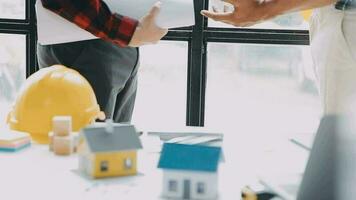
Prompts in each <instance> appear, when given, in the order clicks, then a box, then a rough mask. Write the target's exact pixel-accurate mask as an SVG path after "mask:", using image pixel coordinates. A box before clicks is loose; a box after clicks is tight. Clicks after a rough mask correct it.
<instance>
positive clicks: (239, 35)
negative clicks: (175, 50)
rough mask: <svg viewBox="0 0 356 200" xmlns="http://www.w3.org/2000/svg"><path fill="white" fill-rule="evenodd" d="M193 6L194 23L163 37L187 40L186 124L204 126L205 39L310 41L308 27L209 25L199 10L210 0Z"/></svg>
mask: <svg viewBox="0 0 356 200" xmlns="http://www.w3.org/2000/svg"><path fill="white" fill-rule="evenodd" d="M194 6H195V26H194V27H188V28H180V29H172V30H170V31H169V32H168V34H167V35H166V36H165V37H164V38H163V39H164V40H173V41H174V40H175V41H177V40H178V41H187V42H188V44H189V45H188V74H187V76H188V81H187V102H186V103H187V108H186V125H187V126H204V118H205V95H206V79H207V74H206V73H207V59H208V58H207V45H208V43H211V42H219V43H249V44H278V45H309V31H308V30H284V29H245V28H215V27H208V20H207V19H206V18H205V17H203V16H202V15H201V14H200V10H202V9H209V0H194ZM193 58H194V59H193Z"/></svg>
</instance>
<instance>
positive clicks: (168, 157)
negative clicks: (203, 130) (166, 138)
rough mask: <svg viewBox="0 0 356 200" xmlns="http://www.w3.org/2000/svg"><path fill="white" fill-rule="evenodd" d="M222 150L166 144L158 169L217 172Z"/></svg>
mask: <svg viewBox="0 0 356 200" xmlns="http://www.w3.org/2000/svg"><path fill="white" fill-rule="evenodd" d="M220 156H221V148H219V147H210V146H201V145H186V144H173V143H166V144H164V146H163V149H162V152H161V158H160V160H159V163H158V167H159V168H162V169H174V170H193V171H207V172H216V171H217V169H218V165H219V161H220Z"/></svg>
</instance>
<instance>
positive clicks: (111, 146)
mask: <svg viewBox="0 0 356 200" xmlns="http://www.w3.org/2000/svg"><path fill="white" fill-rule="evenodd" d="M81 134H82V135H81V139H80V140H81V141H80V145H79V147H78V152H79V170H81V171H82V172H84V173H86V174H88V175H89V176H91V177H94V178H102V177H111V176H128V175H135V174H136V173H137V168H136V167H137V150H138V149H140V148H142V145H141V142H140V139H139V136H138V134H137V132H136V129H135V127H134V126H132V125H122V124H106V125H104V126H99V127H88V128H85V129H83V130H82V131H81Z"/></svg>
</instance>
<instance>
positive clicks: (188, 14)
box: [104, 0, 195, 28]
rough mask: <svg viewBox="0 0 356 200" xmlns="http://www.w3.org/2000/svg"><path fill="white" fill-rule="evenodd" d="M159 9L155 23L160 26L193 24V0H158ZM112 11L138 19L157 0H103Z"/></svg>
mask: <svg viewBox="0 0 356 200" xmlns="http://www.w3.org/2000/svg"><path fill="white" fill-rule="evenodd" d="M160 1H161V3H162V4H161V10H160V13H159V15H158V17H157V22H156V23H157V25H158V26H159V27H162V28H177V27H184V26H192V25H194V22H195V20H194V3H193V0H160ZM104 2H105V3H106V4H107V5H108V6H109V8H110V9H111V11H112V12H116V13H119V14H120V15H125V16H129V17H132V18H135V19H140V18H142V17H143V16H144V15H146V14H147V13H148V12H149V11H150V9H151V8H152V6H153V5H154V4H155V3H156V2H157V0H104Z"/></svg>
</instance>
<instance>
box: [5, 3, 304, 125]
mask: <svg viewBox="0 0 356 200" xmlns="http://www.w3.org/2000/svg"><path fill="white" fill-rule="evenodd" d="M35 3H36V0H26V19H25V20H18V19H0V33H9V34H23V35H26V43H27V44H26V76H27V77H28V76H30V75H31V74H33V73H34V72H36V71H37V70H38V66H37V58H36V42H37V32H36V31H37V27H36V13H35ZM194 5H195V26H193V27H186V28H178V29H172V30H170V31H169V32H168V34H167V35H166V36H165V37H164V38H163V40H169V41H185V42H188V49H187V53H188V61H187V67H188V70H187V71H188V74H187V100H186V105H187V106H186V125H187V126H204V117H205V95H206V79H207V74H206V73H207V59H208V58H207V45H208V43H210V42H219V43H250V44H279V45H309V31H308V30H283V29H242V28H214V27H208V20H207V19H206V18H205V17H203V16H202V15H201V14H200V10H202V9H208V8H209V0H194Z"/></svg>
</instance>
